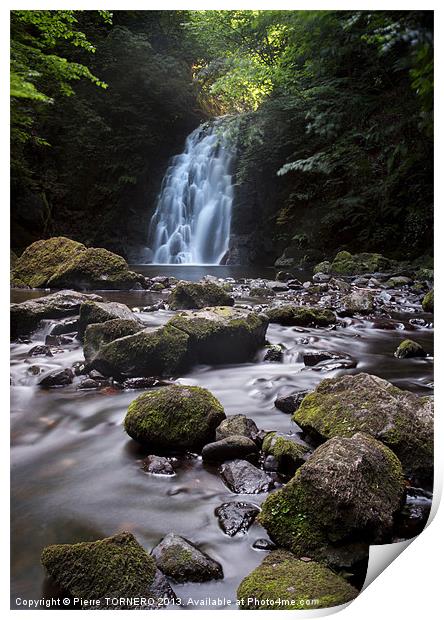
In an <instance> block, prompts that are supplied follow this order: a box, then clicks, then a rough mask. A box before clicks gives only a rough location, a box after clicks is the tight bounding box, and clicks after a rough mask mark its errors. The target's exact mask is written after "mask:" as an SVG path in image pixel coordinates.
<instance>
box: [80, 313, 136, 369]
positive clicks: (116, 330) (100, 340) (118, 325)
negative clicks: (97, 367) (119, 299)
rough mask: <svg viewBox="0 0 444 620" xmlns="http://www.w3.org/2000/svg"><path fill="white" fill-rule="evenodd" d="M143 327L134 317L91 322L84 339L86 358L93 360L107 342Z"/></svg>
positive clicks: (129, 334)
mask: <svg viewBox="0 0 444 620" xmlns="http://www.w3.org/2000/svg"><path fill="white" fill-rule="evenodd" d="M125 307H126V306H125ZM142 329H143V325H141V324H140V323H139V322H138V321H136V320H134V319H133V318H131V319H112V320H110V321H105V322H104V323H91V324H90V325H87V326H86V331H85V335H84V341H83V353H84V355H85V360H86V361H87V362H91V361H92V360H93V358H94V356H95V355H96V354H97V353H98V352H99V351H100V349H101V348H102V347H103V346H104V345H105V344H108V343H109V342H113V340H117V339H118V338H123V337H124V336H131V335H133V334H137V332H140V331H141V330H142Z"/></svg>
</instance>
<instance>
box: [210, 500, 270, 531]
mask: <svg viewBox="0 0 444 620" xmlns="http://www.w3.org/2000/svg"><path fill="white" fill-rule="evenodd" d="M214 513H215V515H216V517H217V518H218V520H219V525H220V527H221V529H222V531H223V532H225V534H228V536H234V535H235V534H239V533H240V534H245V533H246V532H247V530H248V528H249V527H250V525H251V524H252V523H253V522H254V520H255V518H256V515H258V514H259V508H258V507H257V506H255V505H254V504H246V503H245V502H228V503H226V504H222V505H221V506H218V507H217V508H216V510H215V511H214Z"/></svg>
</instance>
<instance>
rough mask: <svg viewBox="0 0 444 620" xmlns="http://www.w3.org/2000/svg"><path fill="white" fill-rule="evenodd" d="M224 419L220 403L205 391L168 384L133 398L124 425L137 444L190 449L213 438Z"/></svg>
mask: <svg viewBox="0 0 444 620" xmlns="http://www.w3.org/2000/svg"><path fill="white" fill-rule="evenodd" d="M224 418H225V413H224V409H223V407H222V405H221V404H220V402H219V401H218V400H217V398H215V397H214V396H213V395H212V394H211V392H209V391H208V390H205V389H204V388H201V387H195V386H190V385H169V386H166V387H162V388H160V389H158V390H153V391H151V392H145V393H144V394H141V395H140V396H139V397H138V398H136V399H135V400H133V402H132V403H131V404H130V406H129V408H128V412H127V414H126V416H125V421H124V425H125V430H126V432H127V433H128V435H129V436H130V437H132V438H133V439H135V440H136V441H138V442H139V443H141V444H147V445H152V446H155V447H160V448H164V449H167V450H173V451H174V450H192V449H199V448H201V447H202V446H204V445H205V444H206V443H209V442H211V441H213V440H214V436H215V430H216V427H217V426H218V425H219V424H220V423H221V421H222V420H223V419H224Z"/></svg>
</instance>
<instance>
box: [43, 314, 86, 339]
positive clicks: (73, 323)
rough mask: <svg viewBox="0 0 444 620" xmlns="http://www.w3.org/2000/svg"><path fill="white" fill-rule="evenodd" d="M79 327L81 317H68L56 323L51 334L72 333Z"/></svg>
mask: <svg viewBox="0 0 444 620" xmlns="http://www.w3.org/2000/svg"><path fill="white" fill-rule="evenodd" d="M78 329H79V317H77V316H74V317H68V318H66V319H62V320H61V321H58V322H57V323H55V324H54V325H53V326H52V327H51V330H50V332H49V335H50V336H61V335H63V334H72V333H74V332H77V331H78Z"/></svg>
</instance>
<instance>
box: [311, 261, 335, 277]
mask: <svg viewBox="0 0 444 620" xmlns="http://www.w3.org/2000/svg"><path fill="white" fill-rule="evenodd" d="M330 272H331V263H330V261H328V260H323V261H322V262H321V263H318V264H317V265H315V266H314V267H313V274H316V273H326V274H329V273H330Z"/></svg>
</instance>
